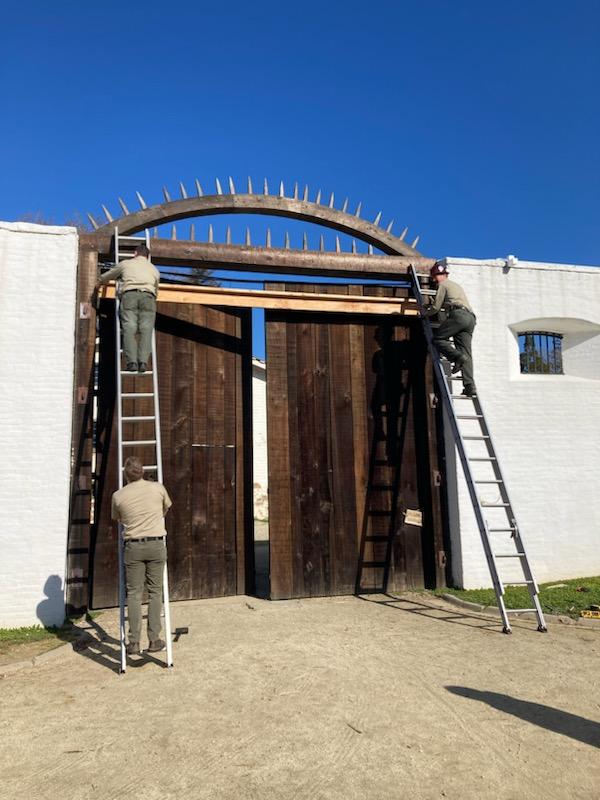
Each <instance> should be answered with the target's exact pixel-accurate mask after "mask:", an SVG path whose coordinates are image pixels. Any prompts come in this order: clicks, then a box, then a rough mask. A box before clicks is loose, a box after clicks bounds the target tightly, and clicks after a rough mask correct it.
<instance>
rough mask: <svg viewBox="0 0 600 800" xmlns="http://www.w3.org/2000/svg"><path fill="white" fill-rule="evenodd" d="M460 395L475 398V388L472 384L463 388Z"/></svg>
mask: <svg viewBox="0 0 600 800" xmlns="http://www.w3.org/2000/svg"><path fill="white" fill-rule="evenodd" d="M462 393H463V395H464V396H465V397H475V387H474V386H473V384H470V385H469V386H465V388H464V389H463V390H462Z"/></svg>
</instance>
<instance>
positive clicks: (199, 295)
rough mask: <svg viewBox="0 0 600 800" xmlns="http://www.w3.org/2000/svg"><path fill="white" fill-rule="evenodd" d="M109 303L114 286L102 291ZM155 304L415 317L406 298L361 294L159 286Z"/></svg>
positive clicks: (412, 305)
mask: <svg viewBox="0 0 600 800" xmlns="http://www.w3.org/2000/svg"><path fill="white" fill-rule="evenodd" d="M103 296H104V297H106V298H108V299H113V298H114V296H115V287H114V284H111V285H109V286H108V287H106V288H105V289H103ZM158 302H159V303H193V304H197V305H207V306H229V307H233V308H268V309H284V310H289V311H329V312H336V313H343V314H402V315H405V316H416V315H417V314H418V311H417V305H416V303H415V301H414V300H413V299H412V298H408V297H397V298H391V297H369V296H366V295H362V294H354V295H353V294H321V293H309V292H284V291H280V290H273V289H268V290H264V291H261V290H258V289H222V288H221V287H220V286H185V287H184V286H174V285H172V284H168V283H161V284H160V287H159V293H158Z"/></svg>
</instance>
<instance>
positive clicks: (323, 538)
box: [266, 284, 445, 599]
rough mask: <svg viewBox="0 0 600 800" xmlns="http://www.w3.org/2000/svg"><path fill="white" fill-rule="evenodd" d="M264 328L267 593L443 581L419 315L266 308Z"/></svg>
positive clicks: (433, 438) (429, 388) (369, 290)
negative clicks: (266, 456)
mask: <svg viewBox="0 0 600 800" xmlns="http://www.w3.org/2000/svg"><path fill="white" fill-rule="evenodd" d="M269 288H284V287H283V286H281V285H277V284H270V285H269ZM287 288H288V289H290V290H291V289H294V290H295V291H308V292H314V291H315V287H314V286H307V285H306V284H301V285H296V286H293V287H292V286H289V285H288V286H287ZM329 288H330V291H331V292H335V293H337V294H339V293H348V292H350V293H353V294H359V293H361V292H362V293H364V294H365V295H378V296H382V295H391V294H392V293H393V291H394V290H392V289H391V288H384V287H363V288H362V289H361V287H341V286H339V285H337V286H331V287H329ZM319 291H321V292H322V291H323V286H320V287H319ZM266 328H267V410H268V415H267V418H268V449H269V452H268V458H269V529H270V573H271V597H272V598H273V599H280V598H287V597H307V596H318V595H334V594H350V593H353V592H354V591H361V592H362V591H369V590H370V591H381V590H382V589H384V588H387V589H388V590H394V591H400V590H403V589H407V588H420V587H424V586H428V587H433V586H443V585H445V571H444V561H445V557H444V545H443V532H442V520H441V508H440V503H441V498H440V483H441V475H440V472H439V465H438V446H437V434H436V412H435V411H434V410H433V409H432V408H430V404H429V394H430V393H433V384H432V380H433V379H432V374H431V369H430V366H429V364H428V363H427V352H426V347H425V342H424V339H423V336H422V332H421V323H420V321H419V320H418V319H415V318H412V319H411V318H407V317H400V316H398V317H394V316H390V315H387V316H366V315H350V314H338V315H333V314H318V313H314V314H313V313H295V312H288V311H283V312H282V311H269V312H267V322H266ZM407 510H412V511H417V512H421V514H422V524H421V525H418V524H416V525H415V524H409V522H410V521H411V520H412V521H415V522H417V523H418V521H419V520H418V514H416V515H415V514H413V515H408V516H406V517H405V512H406V511H407ZM405 520H406V521H405ZM374 565H377V566H374ZM384 576H385V581H384ZM384 584H385V585H384Z"/></svg>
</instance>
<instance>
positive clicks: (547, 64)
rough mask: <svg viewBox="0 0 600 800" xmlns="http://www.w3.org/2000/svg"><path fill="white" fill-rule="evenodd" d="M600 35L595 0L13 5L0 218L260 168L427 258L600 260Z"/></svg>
mask: <svg viewBox="0 0 600 800" xmlns="http://www.w3.org/2000/svg"><path fill="white" fill-rule="evenodd" d="M598 41H600V4H599V3H596V2H593V1H592V0H588V1H585V2H582V0H572V1H571V2H570V3H568V4H567V3H564V2H557V0H545V1H544V2H542V1H541V0H539V1H538V0H521V1H520V2H513V0H505V2H502V3H489V2H481V1H480V0H479V1H477V2H476V1H475V0H468V1H466V2H463V1H462V0H455V1H454V2H441V1H436V0H423V1H422V2H402V0H396V1H395V2H388V1H387V0H385V1H384V2H380V3H378V4H368V3H364V2H360V3H359V2H355V0H345V2H343V3H342V2H320V3H316V2H313V1H312V0H309V2H304V3H296V4H293V5H292V4H287V3H282V2H261V0H257V2H255V3H252V4H245V3H244V4H242V3H237V2H235V1H234V2H231V1H230V2H228V3H221V4H217V3H210V4H204V3H198V2H178V3H173V4H172V5H171V7H169V8H165V5H164V4H163V3H157V2H153V1H152V0H151V1H150V2H145V3H136V2H130V3H115V2H111V0H108V2H105V3H102V4H98V5H95V4H94V8H93V9H92V8H90V7H89V4H85V3H80V2H74V1H69V0H67V2H61V3H47V2H40V1H39V0H38V1H37V2H30V3H27V4H22V3H21V4H17V3H13V2H6V3H5V4H3V24H2V31H1V33H0V69H1V74H0V77H1V78H2V87H3V93H2V94H3V101H2V109H3V112H4V113H3V117H4V119H3V123H2V128H1V132H0V140H1V142H2V147H1V148H0V158H1V162H2V163H1V170H0V182H1V183H0V188H1V191H0V219H5V220H14V219H18V218H20V217H22V216H24V215H26V214H35V213H36V212H39V213H41V214H42V215H43V216H44V217H45V218H47V219H50V220H53V221H55V222H57V223H60V222H62V221H64V220H66V219H70V218H72V217H73V216H74V215H75V214H76V213H80V214H82V213H84V212H85V211H92V212H93V213H95V214H98V215H99V211H100V203H106V204H107V205H109V207H110V208H112V209H113V210H114V211H115V212H117V210H118V206H117V204H116V198H117V196H118V195H122V196H123V197H124V198H125V199H126V201H127V202H128V204H130V207H135V205H136V204H135V194H134V192H135V190H136V189H138V190H139V191H141V192H142V194H143V195H144V197H145V198H146V200H147V201H148V202H149V203H151V202H158V201H159V200H160V199H161V187H162V185H163V184H166V185H167V186H168V187H169V188H170V189H171V192H172V194H173V196H175V194H176V190H177V184H178V181H179V180H183V181H184V182H185V183H186V185H187V186H188V189H191V188H192V186H193V180H194V178H196V177H197V178H199V179H200V181H201V182H202V183H203V185H204V186H205V189H208V188H211V187H214V177H215V176H218V177H219V178H220V179H221V182H222V183H223V184H224V185H225V181H226V178H227V176H228V175H232V176H233V177H234V179H235V181H236V182H237V183H238V184H243V182H245V177H246V175H248V174H250V175H251V176H252V178H253V180H254V183H255V186H256V185H257V184H259V183H261V182H262V178H263V176H266V177H267V178H268V179H269V182H270V185H271V186H272V187H275V186H277V185H278V182H279V180H280V179H283V180H284V181H285V184H286V187H287V186H289V187H291V186H292V184H293V182H294V181H295V180H298V181H299V182H300V183H301V184H302V185H304V183H308V185H309V187H310V190H311V197H314V193H315V192H316V190H317V189H318V188H321V189H322V190H323V192H324V193H326V194H327V196H328V194H329V192H331V191H334V192H335V196H336V198H337V199H338V203H340V204H341V201H342V200H343V198H344V197H345V196H348V197H349V198H350V204H351V207H354V206H355V204H356V203H357V202H358V201H359V200H360V201H362V203H363V209H364V210H365V216H366V217H368V218H371V219H373V218H374V217H375V215H376V213H377V212H378V211H379V210H382V211H383V222H384V223H387V222H388V221H389V220H390V219H391V218H392V217H393V218H394V219H395V220H396V227H395V230H396V231H399V230H401V228H402V227H404V226H405V225H408V226H409V236H408V238H409V240H410V241H412V238H413V237H414V236H415V235H417V234H420V236H421V241H420V244H419V249H420V250H421V251H422V252H423V253H425V254H426V255H432V256H437V257H440V256H444V255H452V256H465V257H466V256H472V257H498V256H503V255H506V254H507V253H514V254H515V255H517V256H518V257H520V258H522V259H532V260H540V261H558V262H566V263H579V264H600V252H599V248H598V245H599V236H598V230H599V225H598V222H599V214H598V186H599V185H600V156H599V147H598V143H599V142H600V110H599V103H598V95H599V92H598V87H599V85H600V80H599V79H600V55H599V53H600V48H599V47H598ZM255 221H256V219H255ZM238 223H240V221H239V220H238V221H236V223H235V224H236V225H238V228H235V226H234V241H235V240H236V238H235V237H236V236H237V237H238V238H237V240H238V241H241V238H240V237H241V231H240V230H239V224H238ZM207 224H208V223H207V222H206V223H205V222H202V223H199V224H197V237H199V236H200V235H204V228H203V226H204V227H206V225H207ZM219 224H220V221H217V222H216V223H215V226H216V230H217V231H219V230H220V229H219V227H218V226H219ZM275 228H276V229H277V225H275ZM222 230H223V232H224V223H223V227H222ZM219 235H220V236H222V235H223V234H219ZM316 240H317V235H316V234H315V239H314V241H315V242H316Z"/></svg>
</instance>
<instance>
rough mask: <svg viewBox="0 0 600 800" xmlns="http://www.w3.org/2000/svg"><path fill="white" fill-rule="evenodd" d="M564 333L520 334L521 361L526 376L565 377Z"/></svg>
mask: <svg viewBox="0 0 600 800" xmlns="http://www.w3.org/2000/svg"><path fill="white" fill-rule="evenodd" d="M562 339H563V335H562V333H550V332H549V331H526V332H524V333H520V334H519V360H520V364H521V372H522V373H523V374H525V375H563V374H564V373H563V363H562Z"/></svg>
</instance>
